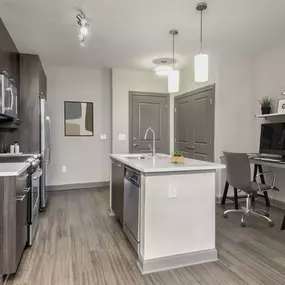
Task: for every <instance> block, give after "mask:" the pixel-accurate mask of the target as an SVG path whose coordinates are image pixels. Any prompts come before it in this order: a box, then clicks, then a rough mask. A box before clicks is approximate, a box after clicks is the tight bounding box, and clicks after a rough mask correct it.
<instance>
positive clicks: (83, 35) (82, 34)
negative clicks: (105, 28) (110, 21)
mask: <svg viewBox="0 0 285 285" xmlns="http://www.w3.org/2000/svg"><path fill="white" fill-rule="evenodd" d="M76 19H77V24H78V26H79V27H80V28H79V35H78V39H79V41H80V45H81V46H82V47H84V46H85V43H86V41H87V38H88V34H89V24H88V22H87V20H86V18H85V15H84V13H83V12H82V10H78V14H77V15H76Z"/></svg>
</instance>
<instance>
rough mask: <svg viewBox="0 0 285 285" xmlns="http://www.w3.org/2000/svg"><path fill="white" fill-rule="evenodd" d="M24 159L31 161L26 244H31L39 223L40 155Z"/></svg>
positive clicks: (41, 172)
mask: <svg viewBox="0 0 285 285" xmlns="http://www.w3.org/2000/svg"><path fill="white" fill-rule="evenodd" d="M26 161H28V162H30V163H31V167H30V169H29V173H30V182H29V185H30V187H31V191H30V192H29V197H28V198H29V200H28V201H29V203H28V245H32V243H33V240H34V237H35V235H36V232H37V228H38V224H39V211H40V185H41V177H42V174H43V171H42V169H41V168H40V164H41V160H40V155H34V156H33V157H30V158H28V159H27V160H26Z"/></svg>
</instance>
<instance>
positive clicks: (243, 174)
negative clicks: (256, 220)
mask: <svg viewBox="0 0 285 285" xmlns="http://www.w3.org/2000/svg"><path fill="white" fill-rule="evenodd" d="M224 156H225V162H226V167H227V181H228V182H229V184H230V185H232V186H233V187H234V188H236V189H240V190H242V191H243V192H245V193H246V206H245V207H242V208H241V209H231V210H227V211H225V212H224V218H228V214H229V213H231V212H239V213H243V216H242V218H241V223H240V224H241V226H242V227H245V226H246V224H245V218H246V217H247V216H248V215H249V214H253V215H255V216H258V217H262V218H264V219H266V220H267V221H268V222H269V226H270V227H273V226H274V223H273V221H272V220H271V219H270V218H269V213H268V212H267V211H265V210H254V209H253V207H252V205H251V198H252V197H256V196H257V192H258V191H261V192H262V191H268V190H275V191H279V189H278V188H276V187H275V175H274V173H273V172H271V171H269V172H263V173H258V174H257V175H256V182H253V181H251V179H250V163H249V158H248V155H247V154H246V153H229V152H224ZM261 175H271V176H272V177H273V183H272V185H271V186H269V185H267V184H261V183H259V182H258V177H260V176H261Z"/></svg>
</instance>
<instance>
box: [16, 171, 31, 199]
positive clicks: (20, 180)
mask: <svg viewBox="0 0 285 285" xmlns="http://www.w3.org/2000/svg"><path fill="white" fill-rule="evenodd" d="M29 178H30V175H29V174H28V173H27V172H24V173H22V174H21V175H20V176H18V177H17V180H16V189H17V195H23V192H25V190H26V189H27V188H29V187H30V186H29V185H30V183H29Z"/></svg>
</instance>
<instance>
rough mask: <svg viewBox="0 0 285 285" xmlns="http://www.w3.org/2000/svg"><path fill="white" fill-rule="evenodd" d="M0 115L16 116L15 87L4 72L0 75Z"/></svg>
mask: <svg viewBox="0 0 285 285" xmlns="http://www.w3.org/2000/svg"><path fill="white" fill-rule="evenodd" d="M0 116H2V117H6V118H14V119H17V118H18V95H17V88H16V86H15V85H14V84H13V83H12V82H11V81H10V80H9V78H8V76H6V75H4V74H1V75H0Z"/></svg>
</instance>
